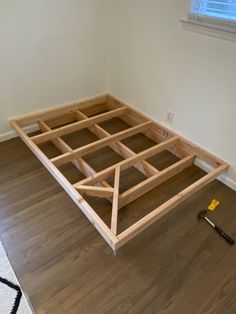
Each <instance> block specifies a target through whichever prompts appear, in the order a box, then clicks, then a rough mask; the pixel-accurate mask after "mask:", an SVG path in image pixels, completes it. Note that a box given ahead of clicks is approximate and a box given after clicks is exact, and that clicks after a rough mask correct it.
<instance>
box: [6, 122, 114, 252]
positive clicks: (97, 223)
mask: <svg viewBox="0 0 236 314" xmlns="http://www.w3.org/2000/svg"><path fill="white" fill-rule="evenodd" d="M11 124H12V126H13V128H14V129H15V130H16V131H17V132H18V134H19V135H20V137H21V139H22V140H23V141H24V142H25V144H26V145H27V146H28V147H29V148H30V149H31V150H32V152H33V153H34V154H35V155H36V156H37V158H38V159H39V160H40V161H41V162H42V164H43V165H44V166H45V167H46V168H47V169H48V171H49V172H50V173H51V175H52V176H53V177H54V178H55V179H56V180H57V181H58V183H59V184H60V185H61V186H62V187H63V188H64V190H65V191H66V192H67V193H68V195H69V196H70V197H71V198H72V199H73V201H74V202H75V203H76V204H77V205H78V206H79V207H80V209H81V210H82V211H83V213H84V214H85V216H86V217H87V218H88V219H89V221H90V222H91V223H92V224H93V225H94V227H95V228H96V229H97V230H98V231H99V233H100V234H101V235H102V236H103V238H104V239H105V240H106V241H107V243H108V244H109V245H110V246H111V248H112V249H113V250H115V246H116V243H117V238H116V237H115V236H114V234H113V233H112V232H111V230H110V229H109V228H108V227H107V225H106V224H105V223H104V221H103V220H102V219H101V218H100V217H99V216H98V214H97V213H96V212H95V211H94V210H93V209H92V207H91V206H90V205H89V204H88V203H87V202H86V201H85V200H84V199H83V198H82V196H81V195H80V194H79V193H78V191H76V189H75V188H74V187H73V186H72V185H71V183H70V182H69V181H68V180H67V179H66V178H65V177H64V176H63V175H62V174H61V172H60V171H59V170H58V169H57V168H56V167H55V166H54V165H53V164H52V163H51V162H50V160H49V159H48V158H47V156H45V155H44V154H43V153H42V151H41V150H40V149H39V148H38V146H37V145H35V144H34V142H33V141H31V140H30V139H29V137H28V136H27V135H26V134H25V132H23V130H22V129H21V128H20V127H19V126H18V124H17V123H16V122H15V121H14V120H11Z"/></svg>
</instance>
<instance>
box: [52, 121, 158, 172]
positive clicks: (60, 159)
mask: <svg viewBox="0 0 236 314" xmlns="http://www.w3.org/2000/svg"><path fill="white" fill-rule="evenodd" d="M151 124H152V123H151V122H145V123H142V124H140V125H137V126H135V127H133V128H130V129H127V130H124V131H121V132H119V133H116V134H113V135H110V136H108V137H105V138H102V139H100V140H98V141H96V142H93V143H90V144H88V145H85V146H83V147H80V148H77V149H75V150H73V151H72V152H69V153H65V154H63V155H60V156H57V157H55V158H52V159H51V162H52V163H53V164H54V165H55V166H61V165H63V164H65V163H67V162H69V161H71V160H73V159H75V158H78V157H82V156H84V155H86V154H89V153H92V152H94V151H95V150H98V149H100V148H103V147H105V146H107V145H108V144H109V143H111V142H115V141H119V140H122V139H124V138H127V137H129V136H132V135H134V134H137V133H139V132H142V131H143V130H145V129H147V128H149V127H150V125H151Z"/></svg>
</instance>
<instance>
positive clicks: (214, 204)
mask: <svg viewBox="0 0 236 314" xmlns="http://www.w3.org/2000/svg"><path fill="white" fill-rule="evenodd" d="M219 205H220V201H218V200H215V199H214V200H212V201H211V204H210V205H209V206H208V210H210V211H211V212H213V211H214V210H215V209H216V208H217V207H218V206H219Z"/></svg>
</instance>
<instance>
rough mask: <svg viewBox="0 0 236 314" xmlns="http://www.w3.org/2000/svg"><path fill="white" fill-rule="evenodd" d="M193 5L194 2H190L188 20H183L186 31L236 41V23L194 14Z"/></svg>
mask: <svg viewBox="0 0 236 314" xmlns="http://www.w3.org/2000/svg"><path fill="white" fill-rule="evenodd" d="M191 5H192V0H190V1H189V8H188V15H187V18H184V19H181V23H182V25H183V28H184V29H186V30H191V31H195V32H198V33H203V34H206V35H211V36H214V37H219V38H223V39H228V40H233V41H236V21H232V20H227V19H223V18H216V17H210V16H207V15H200V14H196V13H193V12H191Z"/></svg>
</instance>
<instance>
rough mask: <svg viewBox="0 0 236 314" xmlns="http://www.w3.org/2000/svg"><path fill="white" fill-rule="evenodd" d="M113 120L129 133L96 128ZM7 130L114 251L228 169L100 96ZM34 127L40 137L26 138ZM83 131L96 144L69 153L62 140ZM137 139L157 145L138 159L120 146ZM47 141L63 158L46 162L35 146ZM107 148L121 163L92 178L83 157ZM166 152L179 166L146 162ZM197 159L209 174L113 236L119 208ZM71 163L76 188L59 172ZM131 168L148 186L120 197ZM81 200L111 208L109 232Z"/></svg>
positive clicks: (23, 118) (40, 114) (113, 100)
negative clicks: (76, 171)
mask: <svg viewBox="0 0 236 314" xmlns="http://www.w3.org/2000/svg"><path fill="white" fill-rule="evenodd" d="M114 117H119V118H120V119H122V120H124V121H125V122H126V123H128V124H129V125H130V128H128V129H127V130H124V131H121V132H119V133H116V134H110V133H108V132H107V131H106V130H105V129H103V128H102V127H101V126H99V123H101V122H103V121H106V120H109V119H112V118H114ZM75 118H76V121H75ZM74 121H75V122H74ZM11 124H12V126H13V127H14V128H15V130H16V131H17V132H18V134H19V135H20V137H21V138H22V140H23V141H24V142H25V143H26V145H28V147H29V148H30V149H31V150H32V152H33V153H34V154H35V155H36V156H37V157H38V159H39V160H40V161H41V162H42V163H43V165H44V166H45V167H46V168H47V169H48V171H49V172H50V173H51V174H52V175H53V176H54V178H55V179H56V180H57V181H58V183H59V184H60V185H61V186H62V187H63V188H64V189H65V191H66V192H67V193H68V194H69V196H70V197H71V198H72V199H73V200H74V202H75V203H76V204H77V205H78V206H79V207H80V209H81V210H82V211H83V212H84V214H85V215H86V216H87V218H88V219H89V220H90V221H91V223H92V224H93V225H94V226H95V228H96V229H97V230H98V232H99V233H100V234H101V235H102V236H103V238H104V239H105V240H106V241H107V242H108V244H109V245H110V246H111V248H112V249H113V250H114V251H116V250H117V249H118V248H120V247H121V246H122V245H124V244H125V243H126V242H127V241H129V240H130V239H132V238H133V237H135V236H136V235H137V234H139V233H140V232H142V231H143V230H144V229H146V228H147V227H148V226H150V225H151V224H152V223H154V222H155V221H156V220H157V219H159V218H160V217H162V216H163V215H165V214H166V213H168V212H169V211H170V210H171V209H173V208H174V207H176V206H177V205H179V204H180V203H182V202H183V201H184V200H186V199H187V198H188V197H190V196H191V195H192V194H193V193H195V192H197V191H198V190H200V189H201V188H203V187H204V186H205V185H207V184H208V183H209V182H211V181H212V180H214V179H215V178H216V177H218V176H219V175H220V174H221V173H222V172H224V171H225V170H226V169H227V168H228V164H227V163H225V162H224V161H222V160H220V159H219V158H217V157H215V156H213V155H212V154H210V153H209V152H206V151H205V150H203V149H201V148H200V147H198V146H196V145H195V144H193V143H191V142H189V141H188V140H186V139H184V138H183V137H181V136H179V135H178V134H176V133H174V132H173V131H170V130H169V129H167V128H166V127H164V126H162V125H160V124H158V123H156V122H154V121H153V120H151V119H150V118H148V117H147V116H145V115H143V114H142V113H140V112H138V111H137V110H135V109H134V108H133V107H131V106H129V105H127V104H125V103H123V102H122V101H120V100H118V99H116V98H114V97H113V96H111V95H104V96H99V97H96V98H92V99H88V100H84V101H80V102H76V103H72V104H66V105H64V106H60V107H54V108H51V109H49V110H45V111H41V112H38V113H33V114H29V115H24V116H21V117H16V118H14V119H12V120H11ZM33 124H37V125H38V127H39V129H40V131H41V132H42V133H41V134H38V135H34V136H28V135H27V134H26V132H25V130H24V127H25V126H29V125H33ZM84 128H87V129H89V130H90V131H91V132H92V133H94V134H95V135H96V136H97V137H98V140H97V141H96V142H93V143H91V144H88V145H85V146H83V147H80V148H77V149H72V148H71V147H70V146H69V145H68V144H67V143H66V142H65V141H64V140H62V139H61V137H62V136H64V135H66V134H69V133H72V132H75V131H78V130H81V129H84ZM138 133H143V134H145V135H146V136H147V137H149V138H150V139H152V140H153V141H155V142H156V145H154V146H153V147H151V148H149V149H146V150H144V151H142V152H140V153H137V154H136V153H135V152H133V151H132V150H131V149H130V148H128V147H127V146H126V145H124V144H123V143H122V142H121V140H123V139H125V138H128V137H130V136H133V135H135V134H138ZM48 141H50V142H52V143H53V144H54V145H55V146H56V147H57V148H58V149H59V150H60V151H61V155H59V156H57V157H55V158H52V159H49V158H47V156H46V155H45V154H44V153H43V152H42V150H41V149H40V148H39V144H41V143H44V142H48ZM105 146H109V147H110V148H112V149H113V150H114V151H115V152H116V153H118V154H119V155H121V156H122V157H123V158H124V160H123V161H121V162H118V163H117V164H115V165H113V166H110V167H108V168H106V169H104V170H102V171H99V172H95V170H94V169H92V167H91V166H90V165H89V164H87V162H86V161H85V160H84V159H83V156H85V155H86V154H88V153H91V152H94V151H96V150H98V149H101V148H103V147H105ZM164 150H169V151H170V152H172V153H173V154H175V155H176V156H177V157H178V158H180V160H179V161H178V162H176V163H175V164H173V165H171V166H169V167H168V168H166V169H164V170H162V171H159V170H158V169H156V168H155V167H153V166H152V165H151V164H149V163H148V162H147V161H146V160H147V159H148V158H150V157H152V156H154V155H157V154H159V153H160V152H162V151H164ZM196 157H197V158H200V159H202V160H204V161H205V162H207V163H208V164H210V165H211V167H212V169H213V170H212V171H210V172H209V173H207V174H206V175H205V176H204V177H203V178H201V179H200V180H198V181H196V182H195V183H193V184H192V185H190V186H188V187H187V188H186V189H184V190H183V191H182V192H180V193H178V194H177V195H175V196H174V197H172V198H171V199H169V200H168V201H167V202H166V203H164V204H162V205H161V206H160V207H158V208H157V209H155V210H153V211H152V212H151V213H149V214H148V215H146V216H145V217H143V218H142V219H140V220H139V221H137V222H136V223H134V224H133V225H132V226H131V227H129V228H127V229H126V230H125V231H123V232H122V233H120V234H117V219H118V213H119V210H120V209H121V208H123V207H124V206H126V205H127V204H129V203H131V202H132V201H134V200H135V199H137V198H139V197H140V196H142V195H144V194H145V193H147V192H149V191H151V190H152V189H154V188H155V187H157V186H159V185H160V184H162V183H164V182H165V181H167V180H168V179H170V178H172V177H173V176H175V175H177V174H178V173H180V172H181V171H183V170H185V169H186V168H188V167H190V166H191V165H192V164H193V163H194V161H195V158H196ZM69 162H72V163H73V165H74V166H75V167H76V168H77V169H79V171H80V172H82V173H83V174H84V176H85V179H84V180H82V181H80V182H78V183H76V184H71V183H70V182H69V181H68V180H67V179H66V178H65V177H64V176H63V174H62V173H61V172H60V170H59V167H60V166H61V165H63V164H66V163H69ZM129 167H135V168H137V169H138V170H139V171H140V172H142V173H143V174H144V175H145V177H146V180H144V181H143V182H141V183H139V184H137V185H136V186H134V187H132V188H130V189H129V190H127V191H125V192H123V193H120V192H119V184H120V174H121V172H122V171H124V170H126V169H128V168H129ZM113 176H114V186H111V185H110V184H109V183H108V182H107V181H106V180H107V179H108V178H111V177H113ZM84 195H89V196H95V197H102V198H106V199H108V200H109V201H110V202H111V203H112V214H111V225H110V226H107V224H105V222H104V221H103V220H102V219H101V217H99V216H98V214H97V213H96V212H95V210H94V209H93V208H92V207H91V206H90V205H89V203H88V202H87V201H86V200H85V199H84V197H83V196H84Z"/></svg>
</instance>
